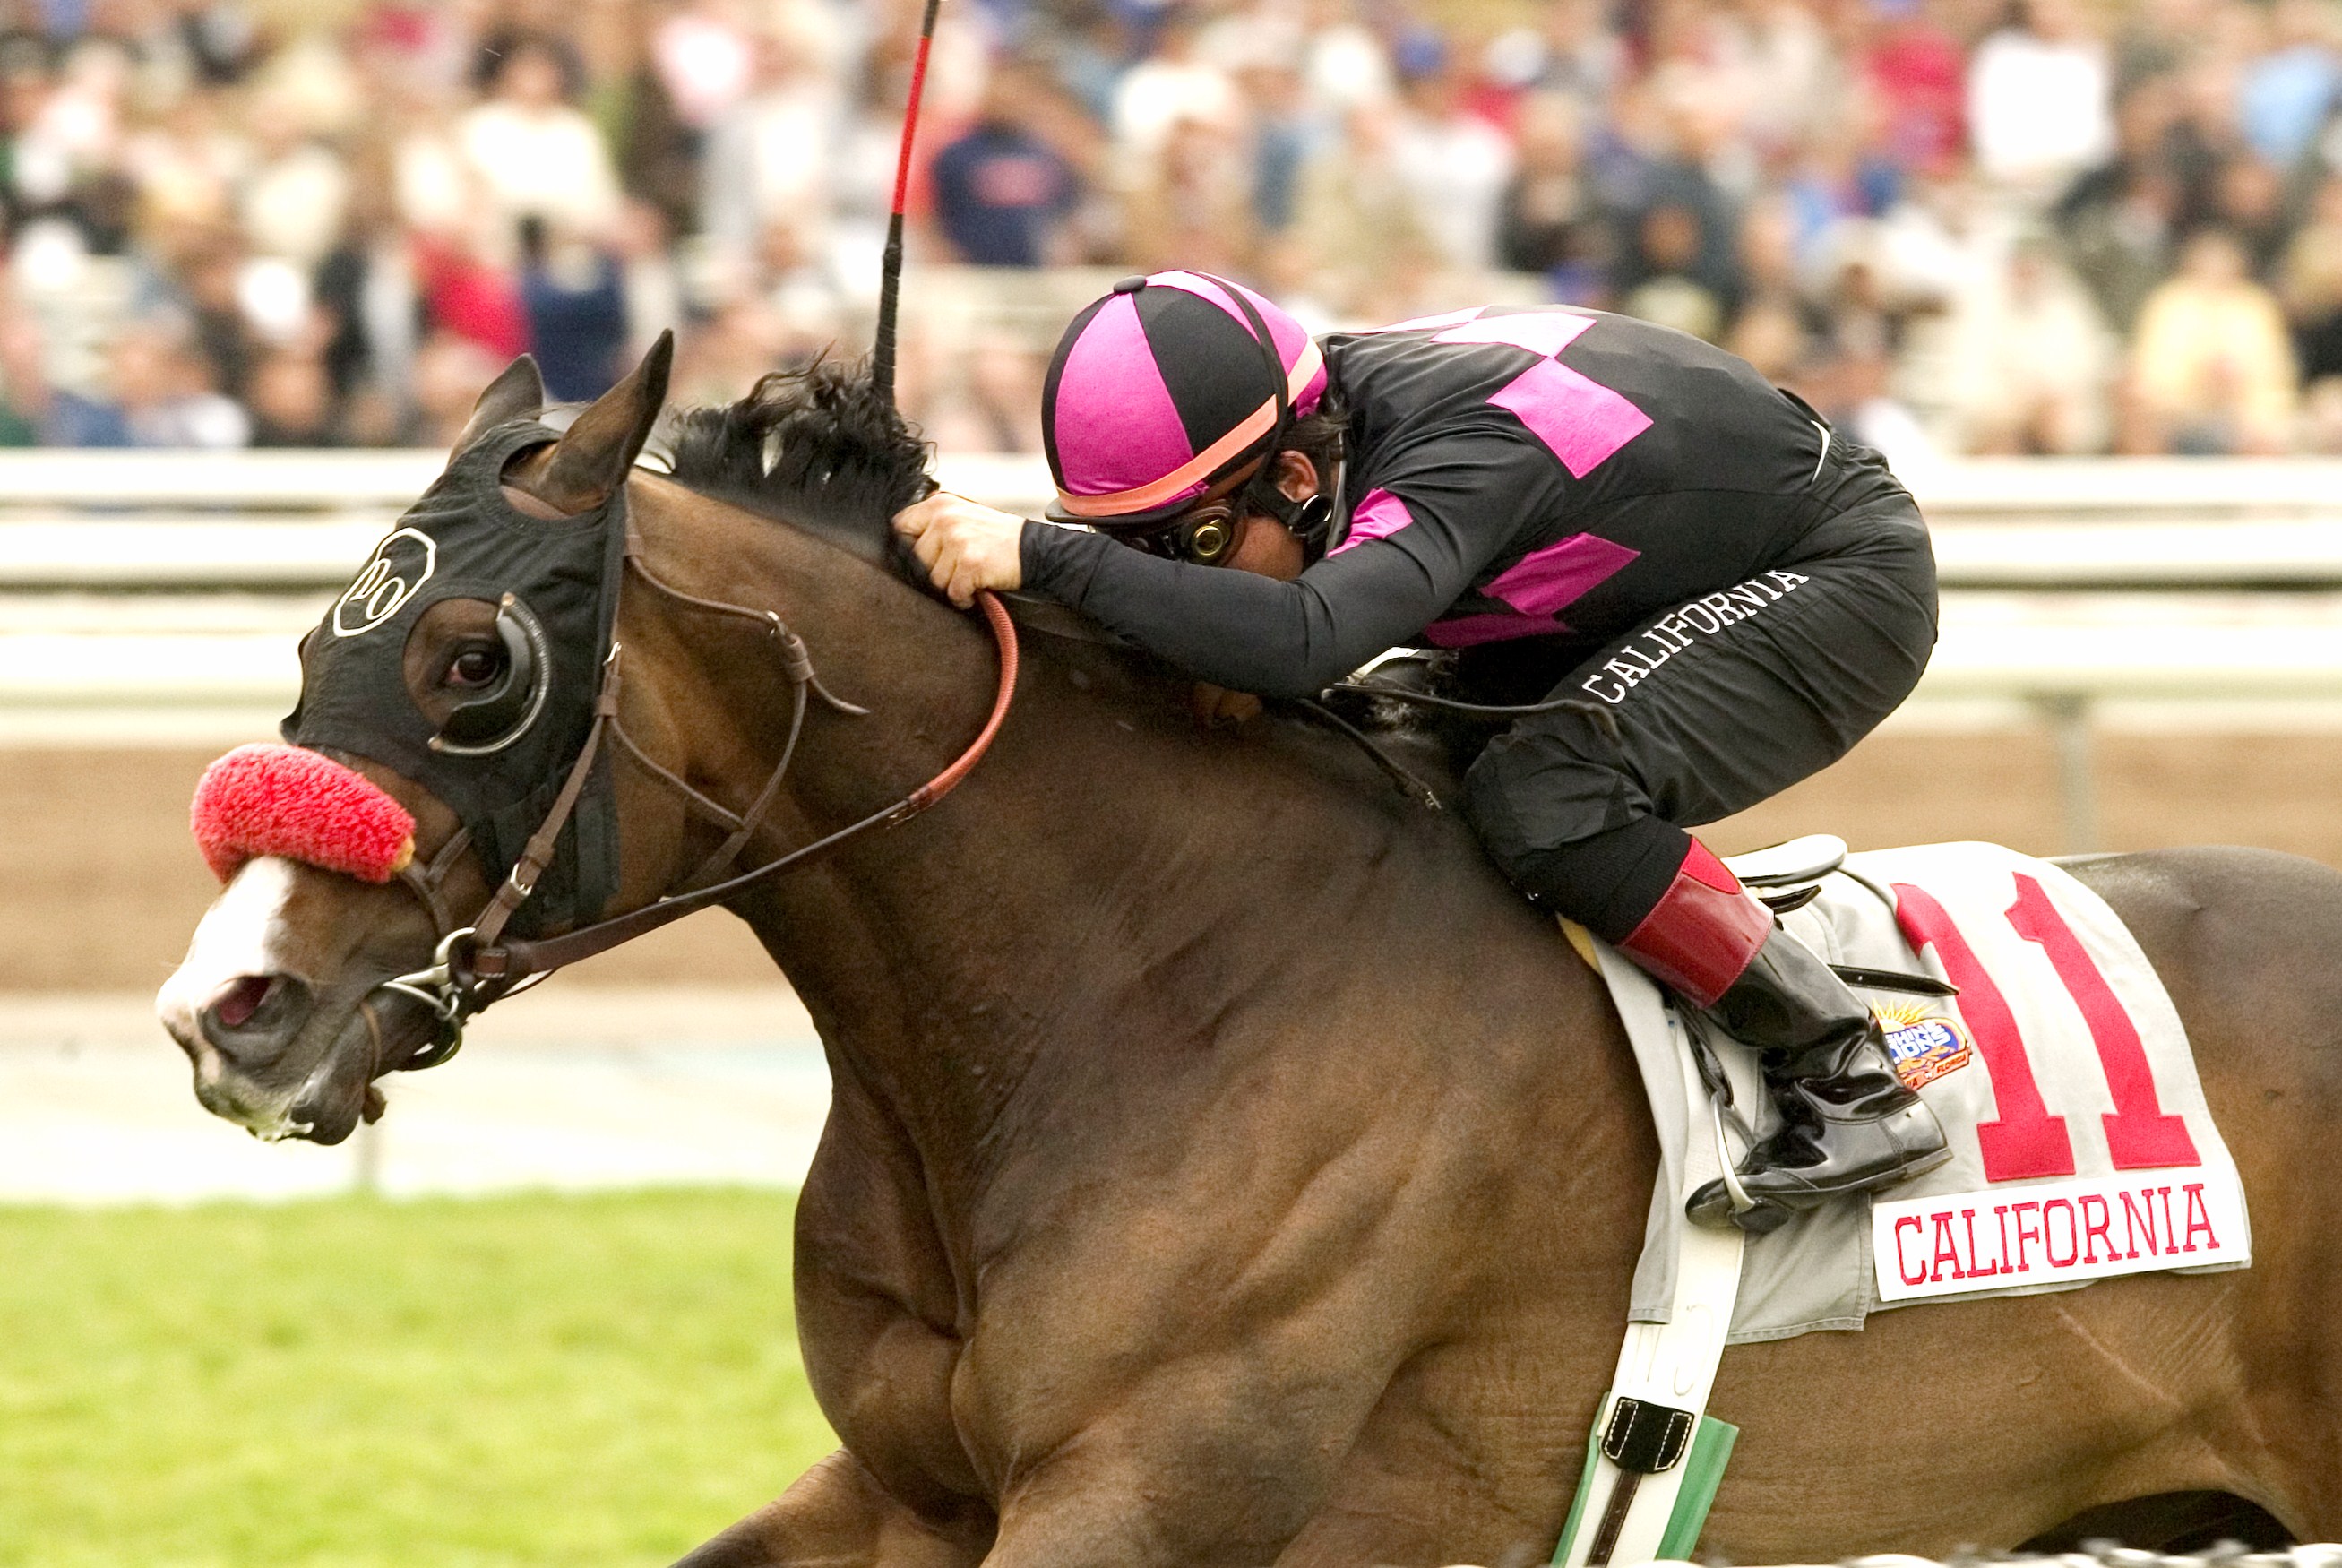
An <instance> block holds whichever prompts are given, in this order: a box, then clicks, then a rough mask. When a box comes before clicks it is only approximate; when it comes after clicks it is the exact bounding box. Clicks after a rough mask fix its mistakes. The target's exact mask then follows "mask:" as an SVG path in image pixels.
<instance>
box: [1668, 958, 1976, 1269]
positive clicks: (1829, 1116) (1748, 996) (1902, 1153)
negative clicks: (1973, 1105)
mask: <svg viewBox="0 0 2342 1568" xmlns="http://www.w3.org/2000/svg"><path fill="white" fill-rule="evenodd" d="M1706 1016H1707V1017H1708V1018H1709V1019H1710V1020H1712V1021H1713V1022H1715V1023H1716V1024H1717V1025H1718V1026H1720V1027H1721V1028H1722V1029H1723V1030H1724V1031H1725V1032H1726V1034H1730V1035H1731V1036H1732V1037H1733V1038H1734V1039H1736V1040H1737V1041H1740V1042H1741V1043H1742V1044H1747V1045H1753V1046H1755V1047H1757V1049H1758V1050H1759V1051H1761V1052H1763V1053H1764V1054H1763V1057H1762V1061H1763V1064H1764V1072H1765V1085H1766V1087H1767V1089H1769V1090H1771V1091H1772V1094H1773V1100H1774V1103H1775V1104H1777V1105H1778V1106H1779V1107H1780V1108H1781V1115H1782V1126H1781V1128H1780V1130H1779V1131H1778V1132H1777V1133H1775V1134H1773V1135H1772V1136H1771V1137H1768V1138H1767V1139H1766V1140H1765V1141H1764V1142H1763V1143H1761V1144H1757V1146H1756V1147H1755V1148H1753V1149H1751V1150H1749V1151H1748V1153H1747V1154H1746V1155H1745V1156H1743V1157H1742V1159H1741V1162H1740V1165H1739V1178H1740V1185H1741V1188H1742V1190H1743V1191H1745V1192H1746V1193H1747V1194H1748V1196H1749V1197H1751V1198H1753V1199H1755V1200H1756V1206H1755V1207H1754V1208H1751V1209H1747V1210H1745V1211H1743V1212H1741V1213H1734V1212H1733V1207H1732V1194H1731V1193H1730V1192H1729V1191H1728V1190H1727V1189H1726V1186H1725V1184H1724V1183H1723V1182H1722V1181H1720V1180H1719V1181H1714V1182H1710V1183H1707V1184H1706V1186H1704V1187H1702V1188H1700V1189H1699V1191H1697V1192H1696V1193H1693V1194H1692V1195H1691V1199H1690V1201H1689V1202H1688V1203H1686V1204H1685V1205H1684V1209H1685V1212H1686V1213H1688V1214H1689V1215H1690V1216H1691V1217H1692V1219H1693V1220H1695V1221H1696V1222H1697V1223H1701V1224H1704V1225H1725V1224H1734V1223H1736V1224H1738V1225H1739V1226H1740V1228H1741V1229H1742V1230H1744V1231H1747V1232H1749V1233H1752V1234H1757V1235H1762V1234H1764V1233H1766V1232H1767V1231H1770V1230H1773V1229H1775V1228H1777V1226H1779V1225H1780V1224H1781V1223H1784V1222H1785V1221H1787V1219H1788V1218H1789V1216H1790V1214H1791V1213H1792V1212H1793V1211H1796V1210H1798V1209H1809V1208H1812V1207H1814V1206H1815V1205H1816V1204H1817V1203H1821V1202H1823V1201H1824V1200H1825V1199H1827V1198H1832V1197H1836V1196H1837V1194H1839V1193H1854V1192H1861V1191H1863V1190H1865V1189H1867V1188H1871V1187H1883V1186H1887V1185H1888V1184H1889V1183H1895V1182H1900V1181H1905V1180H1907V1179H1908V1178H1910V1177H1913V1176H1916V1175H1918V1174H1921V1173H1922V1172H1925V1171H1931V1170H1933V1169H1935V1168H1936V1167H1937V1165H1940V1164H1943V1163H1944V1162H1945V1161H1946V1160H1948V1159H1950V1158H1951V1148H1950V1146H1949V1145H1948V1144H1947V1143H1946V1142H1945V1140H1944V1129H1943V1127H1942V1126H1941V1125H1940V1124H1938V1123H1937V1120H1936V1114H1935V1113H1934V1112H1933V1111H1931V1110H1929V1109H1928V1108H1927V1106H1926V1105H1925V1104H1921V1103H1920V1100H1919V1096H1918V1095H1917V1094H1915V1093H1913V1092H1912V1091H1911V1090H1909V1089H1907V1088H1906V1087H1905V1086H1904V1084H1903V1080H1902V1079H1900V1078H1898V1077H1897V1076H1896V1074H1895V1067H1894V1064H1893V1061H1892V1059H1891V1058H1890V1057H1889V1056H1888V1055H1887V1035H1886V1032H1885V1031H1884V1030H1882V1029H1881V1028H1880V1027H1879V1024H1878V1020H1877V1018H1875V1017H1874V1016H1872V1014H1871V1012H1870V1009H1869V1008H1867V1007H1866V1006H1864V1005H1863V1004H1862V1003H1861V1001H1860V1000H1859V999H1858V998H1857V997H1856V995H1855V994H1854V993H1853V992H1852V991H1850V990H1848V989H1847V984H1846V982H1845V981H1843V980H1840V979H1839V978H1838V977H1837V974H1833V973H1832V972H1831V970H1830V967H1829V965H1828V964H1825V963H1823V962H1822V960H1821V959H1820V958H1818V957H1817V956H1816V955H1815V954H1814V952H1813V950H1812V949H1811V948H1808V947H1807V946H1806V945H1805V944H1803V943H1801V942H1799V941H1798V940H1797V938H1795V937H1793V936H1791V935H1789V934H1787V932H1785V931H1781V930H1778V929H1776V930H1774V931H1773V933H1772V934H1770V935H1769V936H1767V938H1766V939H1765V944H1764V946H1763V947H1761V948H1759V949H1758V950H1757V955H1756V957H1755V958H1754V959H1753V960H1752V961H1751V962H1750V963H1749V965H1748V967H1747V969H1746V972H1744V973H1743V974H1741V976H1740V978H1739V979H1737V980H1736V981H1734V982H1733V983H1732V984H1731V986H1730V988H1729V989H1727V990H1726V992H1725V993H1724V994H1723V995H1721V996H1719V997H1717V998H1716V1003H1715V1004H1714V1005H1713V1006H1711V1007H1709V1008H1708V1009H1707V1010H1706Z"/></svg>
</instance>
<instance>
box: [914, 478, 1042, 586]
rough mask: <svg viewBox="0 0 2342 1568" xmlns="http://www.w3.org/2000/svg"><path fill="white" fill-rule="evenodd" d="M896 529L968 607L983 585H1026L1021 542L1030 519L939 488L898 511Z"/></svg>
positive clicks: (935, 578)
mask: <svg viewBox="0 0 2342 1568" xmlns="http://www.w3.org/2000/svg"><path fill="white" fill-rule="evenodd" d="M895 532H896V533H897V534H901V535H902V536H903V537H904V538H905V539H906V540H907V541H909V543H910V546H911V553H912V554H914V555H916V556H917V557H918V558H919V564H920V565H922V566H925V567H926V569H927V577H928V580H929V581H931V582H933V583H934V584H935V585H936V587H937V588H939V589H941V590H942V591H943V593H944V594H945V596H946V597H947V598H949V599H950V600H951V602H952V603H953V604H957V605H958V606H959V607H960V608H961V609H963V610H965V609H966V608H967V607H968V606H969V605H970V604H975V603H976V594H977V592H978V590H980V589H985V588H997V589H1003V590H1006V589H1010V588H1016V587H1019V586H1021V585H1023V584H1024V581H1025V564H1024V562H1023V560H1022V558H1021V557H1020V556H1019V554H1018V547H1019V546H1020V545H1021V544H1023V542H1024V538H1025V519H1023V518H1022V517H1019V516H1016V514H1013V513H1008V512H996V511H994V510H993V509H992V508H991V507H989V506H979V505H977V504H976V503H975V502H973V501H970V500H969V499H968V498H967V497H966V496H965V495H954V494H950V493H949V492H947V491H942V490H938V491H937V492H936V493H935V494H933V495H930V496H928V497H927V498H926V500H925V501H921V502H918V503H916V504H913V505H909V506H906V507H904V508H903V509H902V510H901V511H900V512H897V513H896V514H895Z"/></svg>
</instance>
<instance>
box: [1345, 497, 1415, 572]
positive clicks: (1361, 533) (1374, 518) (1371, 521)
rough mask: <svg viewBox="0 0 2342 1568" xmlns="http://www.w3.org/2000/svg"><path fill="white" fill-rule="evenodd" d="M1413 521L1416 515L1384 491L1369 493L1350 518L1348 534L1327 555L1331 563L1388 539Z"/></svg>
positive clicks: (1404, 503)
mask: <svg viewBox="0 0 2342 1568" xmlns="http://www.w3.org/2000/svg"><path fill="white" fill-rule="evenodd" d="M1414 521H1415V514H1413V513H1411V512H1409V511H1408V510H1407V509H1406V502H1404V501H1402V500H1400V499H1399V498H1398V497H1397V496H1396V495H1394V494H1391V493H1390V492H1389V491H1387V490H1369V491H1367V492H1366V499H1365V500H1363V501H1361V502H1359V503H1358V504H1357V507H1356V510H1354V511H1353V512H1351V514H1350V532H1349V533H1348V534H1346V535H1345V536H1344V538H1343V540H1342V542H1341V543H1340V544H1336V545H1335V546H1334V547H1333V548H1332V549H1331V550H1328V551H1326V556H1327V558H1328V559H1331V558H1332V557H1334V556H1336V555H1339V554H1341V553H1342V552H1343V551H1345V550H1352V549H1356V547H1357V546H1359V545H1361V544H1372V543H1373V542H1374V541H1376V540H1377V539H1387V538H1389V537H1390V536H1391V535H1392V534H1396V533H1397V532H1398V531H1399V530H1400V529H1402V528H1404V527H1406V525H1407V524H1410V523H1412V522H1414Z"/></svg>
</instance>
